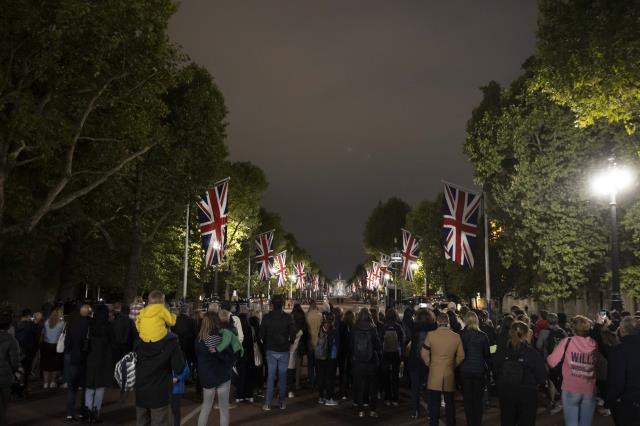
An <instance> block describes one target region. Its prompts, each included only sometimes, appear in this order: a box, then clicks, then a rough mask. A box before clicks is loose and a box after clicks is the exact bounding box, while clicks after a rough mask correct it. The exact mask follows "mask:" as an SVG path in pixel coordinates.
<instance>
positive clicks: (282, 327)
mask: <svg viewBox="0 0 640 426" xmlns="http://www.w3.org/2000/svg"><path fill="white" fill-rule="evenodd" d="M295 337H296V328H295V326H294V324H293V319H292V318H291V315H289V314H288V313H286V312H283V311H282V310H281V309H280V310H275V311H271V312H269V313H268V314H267V315H265V316H264V318H263V319H262V324H260V339H262V341H263V342H264V347H265V349H266V350H267V351H274V352H289V346H290V345H291V343H293V341H294V340H295Z"/></svg>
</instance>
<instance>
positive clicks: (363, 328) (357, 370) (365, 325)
mask: <svg viewBox="0 0 640 426" xmlns="http://www.w3.org/2000/svg"><path fill="white" fill-rule="evenodd" d="M359 333H367V334H368V335H369V338H370V339H371V343H372V347H373V356H372V357H371V360H370V361H368V362H362V361H357V360H355V359H352V361H351V362H352V366H353V372H354V374H355V375H358V374H373V373H375V372H376V371H377V370H378V366H379V365H380V359H381V357H382V344H381V343H380V337H378V330H377V327H375V326H374V325H373V324H372V323H371V322H369V321H359V322H357V323H356V325H355V326H354V327H353V330H352V332H351V345H350V346H351V348H353V347H354V346H355V339H356V336H357V335H358V334H359Z"/></svg>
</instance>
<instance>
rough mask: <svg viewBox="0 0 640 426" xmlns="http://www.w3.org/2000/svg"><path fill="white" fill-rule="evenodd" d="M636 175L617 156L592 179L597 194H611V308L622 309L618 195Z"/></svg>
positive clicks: (631, 182) (610, 159) (592, 185)
mask: <svg viewBox="0 0 640 426" xmlns="http://www.w3.org/2000/svg"><path fill="white" fill-rule="evenodd" d="M633 182H634V175H633V173H632V171H631V170H629V169H628V168H626V167H620V166H618V165H617V164H616V161H615V158H614V157H611V158H609V167H607V168H606V169H604V170H602V171H600V172H599V173H597V174H596V175H595V176H594V177H593V178H592V179H591V188H592V190H593V192H594V193H595V194H597V195H603V196H604V195H608V196H609V207H610V211H611V310H614V309H615V310H617V311H618V312H621V311H622V297H621V296H620V247H619V246H618V218H617V211H616V207H617V202H616V196H617V195H618V194H619V193H620V192H622V191H624V190H625V189H627V188H629V187H630V186H631V185H632V184H633Z"/></svg>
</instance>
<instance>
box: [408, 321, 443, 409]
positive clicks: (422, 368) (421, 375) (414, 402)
mask: <svg viewBox="0 0 640 426" xmlns="http://www.w3.org/2000/svg"><path fill="white" fill-rule="evenodd" d="M436 328H437V326H436V319H435V317H434V315H433V312H431V311H429V310H427V309H421V310H420V311H418V313H417V315H416V319H415V322H414V323H413V328H412V332H411V340H410V342H409V345H410V347H409V350H408V351H407V352H408V359H407V363H408V369H409V374H410V382H411V418H413V419H417V418H418V416H419V414H420V394H421V392H422V389H424V387H425V385H426V383H427V373H428V370H427V366H426V365H425V363H424V362H423V361H422V359H421V358H420V352H421V350H422V345H423V344H424V341H425V339H426V338H427V334H428V333H429V332H430V331H433V330H435V329H436Z"/></svg>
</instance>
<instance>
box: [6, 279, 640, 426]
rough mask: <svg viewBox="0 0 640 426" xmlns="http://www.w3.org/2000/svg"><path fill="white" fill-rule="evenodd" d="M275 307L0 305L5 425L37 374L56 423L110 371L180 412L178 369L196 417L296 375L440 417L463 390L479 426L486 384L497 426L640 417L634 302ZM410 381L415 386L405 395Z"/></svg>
mask: <svg viewBox="0 0 640 426" xmlns="http://www.w3.org/2000/svg"><path fill="white" fill-rule="evenodd" d="M283 304H284V300H283V298H282V297H281V296H278V295H276V296H274V297H273V298H272V300H271V306H270V309H269V310H268V312H263V310H262V308H261V307H260V306H252V307H248V306H246V305H243V306H240V305H239V304H236V305H235V306H234V305H232V304H231V302H228V301H223V302H221V303H220V304H217V303H216V304H211V305H209V308H208V309H204V310H195V309H190V308H189V306H188V305H179V306H177V307H176V308H174V309H170V308H169V307H168V305H167V304H166V303H165V299H164V295H163V294H162V293H161V292H159V291H152V292H150V293H149V295H148V299H147V303H146V304H145V303H144V301H143V300H142V298H141V297H137V298H136V300H134V301H132V303H131V305H130V306H128V305H126V304H122V303H116V304H114V305H110V306H107V305H105V304H102V303H98V304H95V305H93V306H91V305H89V304H78V305H74V304H72V303H66V304H64V305H63V306H56V305H54V304H48V305H45V306H43V309H42V311H41V312H38V313H32V312H31V311H30V310H28V309H25V310H23V311H22V312H21V315H20V316H19V317H18V318H15V317H14V315H13V314H12V312H10V311H8V310H6V309H5V310H3V311H2V312H0V395H1V410H2V411H1V412H0V425H4V424H6V410H7V405H8V401H9V400H10V398H11V397H12V394H13V397H17V398H26V397H28V391H29V388H30V386H29V380H30V378H33V377H38V376H40V377H41V378H42V387H43V389H45V390H48V391H50V390H51V389H56V388H58V387H62V388H65V389H66V395H67V402H66V418H65V421H66V422H68V423H75V422H78V421H85V422H90V423H99V422H100V421H101V415H100V413H101V408H102V402H103V399H104V396H105V390H106V389H107V388H109V387H114V386H116V383H115V381H114V371H115V370H117V369H121V370H122V371H123V373H124V376H125V377H126V380H125V379H122V380H121V381H120V382H119V383H118V384H117V386H119V387H120V389H121V393H122V395H121V397H122V398H126V397H127V391H128V390H130V389H129V387H128V385H127V383H128V382H131V383H132V387H133V390H134V394H135V405H136V419H137V424H138V425H169V424H174V425H179V424H180V422H181V410H180V406H181V395H183V394H184V393H185V384H186V383H188V382H189V383H191V382H192V383H194V384H195V386H194V389H195V392H196V393H197V394H198V395H200V397H201V400H202V406H201V409H200V413H199V417H198V425H199V426H205V425H207V424H208V421H209V417H210V415H211V412H212V409H213V407H214V404H217V408H218V410H219V416H220V420H219V421H220V425H222V426H226V425H228V424H229V423H230V415H229V413H230V408H231V407H232V406H233V405H234V404H242V403H246V402H248V403H253V402H254V401H255V400H256V399H258V398H260V399H262V409H263V410H266V411H269V410H272V409H274V408H277V409H280V410H285V409H286V408H287V402H288V401H289V402H290V403H291V401H292V398H295V393H296V392H298V391H299V390H300V389H301V388H302V387H303V386H304V385H307V386H308V387H310V388H312V389H314V392H317V398H318V404H319V405H322V406H327V407H333V406H336V405H339V404H345V403H351V404H353V406H354V407H355V413H354V415H355V416H358V417H365V416H370V417H378V416H379V413H380V411H379V407H378V405H379V404H384V405H387V406H398V405H399V404H400V403H403V404H406V406H407V407H408V408H409V413H408V415H409V416H411V417H412V418H414V419H415V418H419V417H421V416H423V413H422V412H421V411H422V410H421V406H422V402H423V401H424V402H426V406H427V407H428V413H427V414H428V418H429V424H430V425H433V426H435V425H438V424H439V421H440V418H441V408H442V407H444V413H443V416H442V417H443V418H444V420H445V421H446V424H447V425H455V423H456V419H455V417H456V408H455V404H456V400H460V398H462V401H463V405H464V412H465V416H466V419H467V424H469V425H481V424H482V419H483V413H484V412H485V411H486V407H487V404H488V400H489V397H490V396H494V397H497V399H498V401H499V407H500V418H501V424H502V425H505V426H506V425H514V426H515V425H517V426H526V425H534V424H535V422H536V416H537V414H538V411H539V410H538V408H539V406H540V404H547V405H548V409H549V411H550V412H551V413H552V414H556V413H559V412H560V411H562V413H563V416H564V422H565V424H566V425H569V426H573V425H575V426H588V425H591V424H592V421H593V418H594V415H595V413H596V412H598V413H599V414H600V415H604V416H608V415H613V419H614V421H615V423H616V425H632V424H638V421H639V420H638V419H640V356H638V354H640V315H638V314H636V315H635V316H634V315H631V314H630V313H628V312H615V311H614V312H611V313H607V312H602V313H601V314H599V315H598V316H597V318H595V319H594V321H592V320H590V319H589V318H587V317H585V316H581V315H576V316H574V317H572V318H567V316H566V315H563V314H556V313H551V312H546V311H540V312H539V313H538V314H537V315H529V314H528V313H527V312H526V311H525V310H522V309H520V307H518V306H514V307H512V308H511V310H510V313H508V314H505V315H501V316H498V317H496V318H494V320H492V319H491V318H490V316H489V314H488V312H486V311H483V310H473V309H469V308H468V307H466V306H457V305H456V304H454V303H438V302H436V303H432V304H420V305H417V306H413V307H408V308H406V309H405V310H404V312H402V314H401V315H399V313H398V312H397V311H396V310H394V309H393V308H388V309H386V310H384V311H383V310H380V309H378V308H377V307H376V306H371V307H365V306H357V305H352V306H354V308H353V309H349V310H343V309H342V308H340V307H337V306H336V307H333V306H332V305H331V304H329V303H328V302H323V303H320V304H318V303H316V302H315V301H311V302H310V303H309V306H308V308H307V309H306V310H305V309H303V307H302V306H301V305H299V304H295V305H294V306H293V308H292V310H291V312H290V313H289V312H286V311H285V310H284V309H283ZM132 354H133V355H132ZM127 368H130V369H131V371H132V372H133V373H127ZM36 372H37V373H36ZM34 373H35V374H34ZM127 374H129V376H127ZM131 374H133V377H134V379H133V380H132V377H131ZM116 376H118V375H117V374H116ZM125 382H126V383H125ZM133 382H135V385H133ZM33 385H34V384H32V385H31V387H33ZM405 385H406V386H407V387H408V388H409V389H410V398H409V399H408V400H407V401H401V397H400V395H401V393H400V388H401V386H405ZM347 401H350V402H347Z"/></svg>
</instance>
